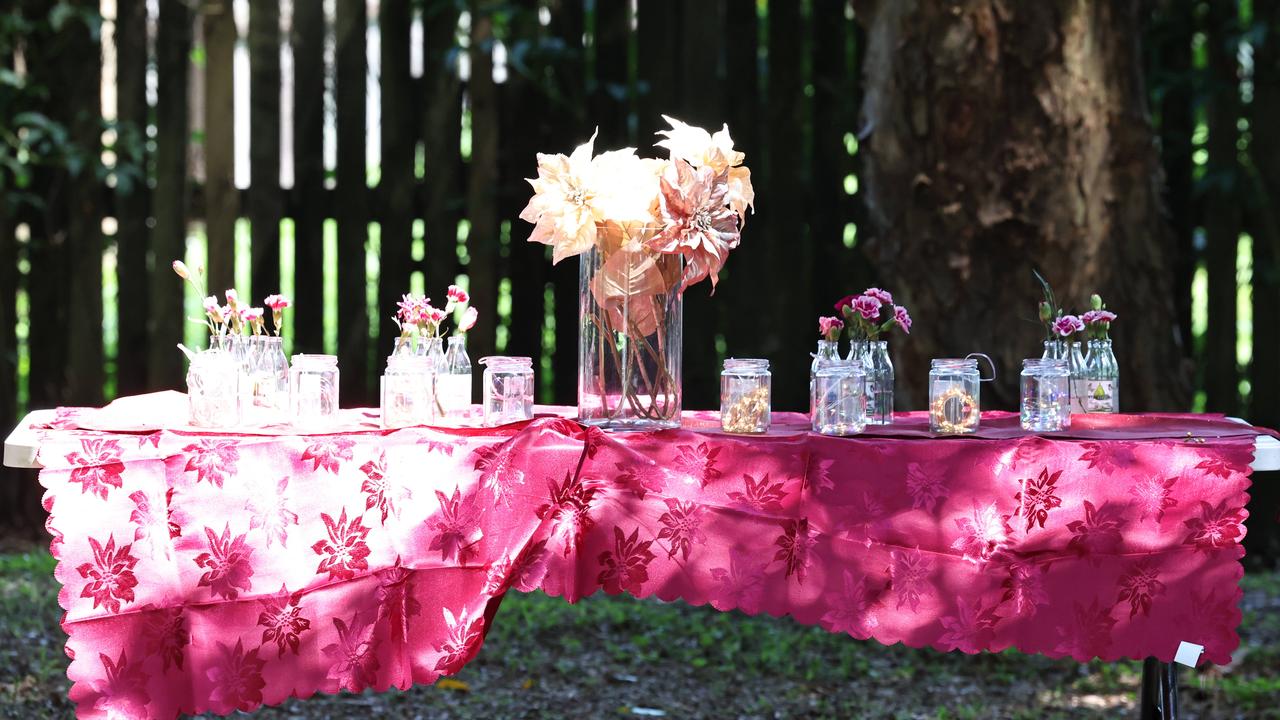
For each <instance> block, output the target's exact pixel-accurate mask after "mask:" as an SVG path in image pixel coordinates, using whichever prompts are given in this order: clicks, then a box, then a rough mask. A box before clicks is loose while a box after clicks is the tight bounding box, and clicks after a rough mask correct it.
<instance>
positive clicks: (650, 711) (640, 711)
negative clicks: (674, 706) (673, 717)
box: [631, 707, 667, 717]
mask: <svg viewBox="0 0 1280 720" xmlns="http://www.w3.org/2000/svg"><path fill="white" fill-rule="evenodd" d="M631 714H632V715H643V716H644V717H666V716H667V711H666V710H659V709H658V708H647V707H633V708H631Z"/></svg>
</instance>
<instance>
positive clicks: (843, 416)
mask: <svg viewBox="0 0 1280 720" xmlns="http://www.w3.org/2000/svg"><path fill="white" fill-rule="evenodd" d="M809 404H810V406H812V408H813V410H812V412H811V413H810V415H809V421H810V425H811V426H812V428H813V431H814V432H816V433H821V434H823V435H855V434H857V433H860V432H862V431H863V430H864V429H865V428H866V426H867V370H866V367H865V366H864V365H863V363H862V362H861V361H860V360H842V359H839V358H837V359H835V360H832V361H830V362H821V363H819V364H818V367H817V369H816V370H814V372H813V392H812V393H811V397H810V398H809Z"/></svg>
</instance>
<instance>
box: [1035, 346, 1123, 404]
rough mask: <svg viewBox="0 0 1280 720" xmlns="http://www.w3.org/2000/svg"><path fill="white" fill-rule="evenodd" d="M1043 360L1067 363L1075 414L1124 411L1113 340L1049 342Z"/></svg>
mask: <svg viewBox="0 0 1280 720" xmlns="http://www.w3.org/2000/svg"><path fill="white" fill-rule="evenodd" d="M1041 358H1042V359H1044V360H1062V361H1064V362H1066V363H1067V370H1068V372H1069V374H1070V384H1069V386H1068V393H1069V396H1070V399H1069V405H1070V408H1071V412H1075V413H1117V412H1120V366H1119V364H1118V363H1117V362H1116V356H1115V353H1114V352H1113V351H1112V349H1111V341H1110V340H1105V339H1097V338H1094V339H1091V340H1088V341H1086V342H1084V343H1080V342H1077V341H1068V340H1065V339H1059V340H1046V341H1045V342H1044V353H1043V355H1041Z"/></svg>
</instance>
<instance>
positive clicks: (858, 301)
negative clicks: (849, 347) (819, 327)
mask: <svg viewBox="0 0 1280 720" xmlns="http://www.w3.org/2000/svg"><path fill="white" fill-rule="evenodd" d="M835 307H836V311H837V312H839V313H840V315H841V316H843V317H844V327H845V329H846V331H847V332H848V334H849V338H850V339H851V340H875V339H877V338H879V337H880V334H881V333H884V332H888V331H890V330H892V329H893V328H895V327H896V328H898V329H899V330H901V331H902V332H904V333H906V334H908V335H910V334H911V314H910V313H908V312H907V309H906V308H905V307H903V306H902V305H895V304H894V302H893V295H892V294H890V293H889V291H888V290H881V289H880V288H874V287H873V288H867V289H866V290H864V291H863V293H862V294H861V295H846V296H844V297H842V298H840V300H839V302H837V303H836V305H835Z"/></svg>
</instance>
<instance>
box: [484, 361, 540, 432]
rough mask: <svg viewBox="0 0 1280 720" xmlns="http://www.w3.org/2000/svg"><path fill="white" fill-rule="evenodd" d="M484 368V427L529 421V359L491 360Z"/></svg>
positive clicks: (531, 380)
mask: <svg viewBox="0 0 1280 720" xmlns="http://www.w3.org/2000/svg"><path fill="white" fill-rule="evenodd" d="M480 364H481V365H484V424H485V427H494V426H497V425H506V424H507V423H513V422H520V421H522V420H532V419H533V359H532V358H527V357H506V356H492V357H485V358H480Z"/></svg>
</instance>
